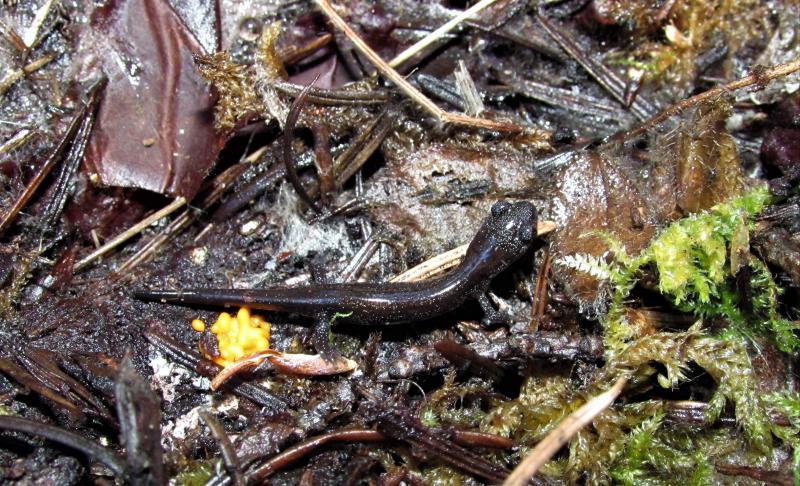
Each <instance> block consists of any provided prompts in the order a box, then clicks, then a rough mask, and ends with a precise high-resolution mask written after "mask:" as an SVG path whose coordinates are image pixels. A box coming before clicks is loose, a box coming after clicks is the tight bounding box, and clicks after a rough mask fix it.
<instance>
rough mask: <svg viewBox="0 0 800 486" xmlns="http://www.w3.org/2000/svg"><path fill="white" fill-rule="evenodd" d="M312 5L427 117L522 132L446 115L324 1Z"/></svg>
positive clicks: (513, 127) (508, 125)
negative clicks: (424, 112) (428, 115)
mask: <svg viewBox="0 0 800 486" xmlns="http://www.w3.org/2000/svg"><path fill="white" fill-rule="evenodd" d="M314 3H316V4H317V6H319V8H320V9H322V11H323V12H324V13H325V15H327V16H328V19H330V21H331V22H332V23H333V24H334V25H335V26H336V27H337V28H338V29H339V30H341V31H342V32H344V34H345V35H346V36H347V38H348V39H350V42H352V43H353V45H354V46H355V47H356V49H358V51H359V52H360V53H361V54H363V55H364V56H365V57H366V58H367V59H369V61H370V62H371V63H372V64H373V65H375V67H376V68H377V69H378V71H379V72H380V73H381V74H383V75H384V76H386V77H387V78H388V79H389V80H390V81H391V82H393V83H394V84H395V85H396V86H397V87H398V88H399V89H400V91H402V92H403V93H405V95H406V96H408V97H409V98H411V99H412V100H414V101H415V102H416V103H417V104H419V105H420V106H421V107H422V108H423V109H425V110H426V111H428V112H429V113H430V114H431V115H433V116H435V117H436V118H438V119H439V120H440V121H442V122H445V123H454V124H456V125H465V126H471V127H476V128H486V129H488V130H496V131H499V132H522V131H525V129H526V127H523V126H520V125H517V124H515V123H508V122H498V121H494V120H486V119H483V118H474V117H471V116H467V115H462V114H460V113H450V112H446V111H444V110H443V109H441V108H439V107H438V106H436V104H435V103H434V102H433V101H431V100H430V99H429V98H428V97H426V96H425V95H424V94H422V93H420V92H419V90H418V89H417V88H415V87H414V86H412V85H411V83H409V82H408V81H406V79H405V78H404V77H403V76H402V75H400V73H398V72H397V71H395V70H394V69H393V68H392V67H391V66H389V65H388V64H386V61H384V60H383V59H381V57H380V56H379V55H378V54H377V53H376V52H375V51H373V50H372V48H371V47H369V46H368V45H367V43H366V42H364V40H363V39H361V37H360V36H359V35H358V34H357V33H356V32H355V31H354V30H353V29H352V28H351V27H350V26H349V25H347V22H345V21H344V19H342V17H341V16H339V14H338V13H336V10H334V8H333V6H331V4H330V2H329V1H328V0H314Z"/></svg>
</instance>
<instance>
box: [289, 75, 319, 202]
mask: <svg viewBox="0 0 800 486" xmlns="http://www.w3.org/2000/svg"><path fill="white" fill-rule="evenodd" d="M314 82H316V79H315V80H314V81H312V82H311V84H309V85H308V86H306V87H305V88H304V89H303V91H301V92H300V94H299V95H297V98H295V100H294V103H292V107H291V108H289V115H288V116H287V117H286V123H285V124H284V125H283V164H284V166H285V167H286V178H287V179H289V182H291V183H292V186H293V187H294V190H295V191H296V192H297V195H298V196H300V199H302V200H303V202H305V203H306V204H308V206H309V207H310V208H311V209H313V210H314V212H315V213H317V214H319V213H321V212H322V210H321V209H320V207H319V205H318V204H317V202H316V201H314V200H313V199H311V196H309V195H308V192H306V190H305V188H304V187H303V183H302V182H301V181H300V177H299V176H298V175H297V168H296V167H295V165H294V159H293V157H292V132H294V126H295V124H296V123H297V117H298V116H300V112H301V111H302V109H303V105H304V104H305V101H306V97H307V96H308V91H309V88H310V87H311V85H313V84H314Z"/></svg>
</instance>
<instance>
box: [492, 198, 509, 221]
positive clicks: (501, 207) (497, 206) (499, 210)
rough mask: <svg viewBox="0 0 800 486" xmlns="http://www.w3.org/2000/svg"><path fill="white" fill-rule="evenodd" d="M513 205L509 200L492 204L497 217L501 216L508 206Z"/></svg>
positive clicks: (493, 214) (493, 213)
mask: <svg viewBox="0 0 800 486" xmlns="http://www.w3.org/2000/svg"><path fill="white" fill-rule="evenodd" d="M510 207H511V203H510V202H508V201H500V202H496V203H494V204H493V205H492V216H494V217H495V218H496V217H498V216H500V215H501V214H503V213H505V212H506V210H508V208H510Z"/></svg>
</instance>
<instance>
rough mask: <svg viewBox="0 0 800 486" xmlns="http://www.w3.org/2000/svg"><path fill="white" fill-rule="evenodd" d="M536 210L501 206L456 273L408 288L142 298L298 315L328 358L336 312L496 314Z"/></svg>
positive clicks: (357, 319) (370, 319)
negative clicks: (495, 285) (493, 293)
mask: <svg viewBox="0 0 800 486" xmlns="http://www.w3.org/2000/svg"><path fill="white" fill-rule="evenodd" d="M536 223H537V218H536V208H535V207H534V206H533V205H532V204H531V203H529V202H517V203H509V202H505V201H501V202H498V203H495V204H494V206H492V210H491V214H490V215H489V217H487V218H486V220H485V221H484V222H483V224H482V225H481V228H480V229H479V230H478V233H477V234H476V235H475V237H474V238H473V239H472V242H471V243H470V245H469V247H468V249H467V253H466V255H465V256H464V259H463V261H462V262H461V264H460V265H459V266H458V267H456V268H455V269H454V270H453V271H452V272H450V273H448V274H446V275H444V276H442V277H439V278H434V279H430V280H423V281H420V282H410V283H399V282H398V283H380V284H375V283H331V284H315V285H309V286H304V287H271V288H265V289H184V290H153V291H138V292H135V296H136V297H138V298H140V299H148V300H161V301H162V302H177V303H181V304H201V305H208V304H210V305H226V306H227V305H239V306H249V307H252V308H255V309H264V310H270V311H278V312H286V313H296V314H302V315H306V316H312V317H314V319H315V320H316V328H315V340H314V344H315V346H317V351H320V352H322V353H323V354H328V353H326V351H328V352H329V351H330V349H329V345H328V328H329V321H330V318H331V316H333V315H334V314H335V313H339V314H347V316H346V317H344V318H343V320H344V321H346V322H352V323H358V324H396V323H402V322H412V321H424V320H427V319H431V318H433V317H436V316H439V315H442V314H445V313H447V312H450V311H452V310H454V309H456V308H457V307H459V306H460V305H461V304H462V303H463V302H464V301H465V300H467V299H468V298H475V299H477V300H478V302H479V303H480V304H481V307H482V308H483V310H484V313H485V314H486V316H485V320H487V321H496V320H498V317H499V314H498V312H497V311H496V310H495V309H494V308H493V307H492V306H491V304H490V303H489V300H488V299H487V297H486V290H487V289H488V287H489V283H490V282H491V280H492V279H493V278H494V277H495V276H497V275H498V274H499V273H500V272H502V271H503V270H505V269H506V268H508V267H509V265H511V264H512V263H514V262H515V261H516V260H518V259H519V258H520V257H521V256H522V255H524V254H525V253H526V252H527V251H528V249H529V248H530V247H531V244H532V243H533V241H534V239H535V237H536Z"/></svg>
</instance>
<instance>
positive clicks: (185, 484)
mask: <svg viewBox="0 0 800 486" xmlns="http://www.w3.org/2000/svg"><path fill="white" fill-rule="evenodd" d="M215 463H216V461H196V462H193V463H191V464H189V465H188V466H187V467H185V468H184V469H183V470H182V471H181V472H179V473H178V474H176V475H175V476H174V477H173V478H172V480H171V481H170V484H174V485H175V486H202V485H204V484H206V483H207V482H208V480H209V479H211V477H212V476H213V475H214V465H215Z"/></svg>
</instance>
